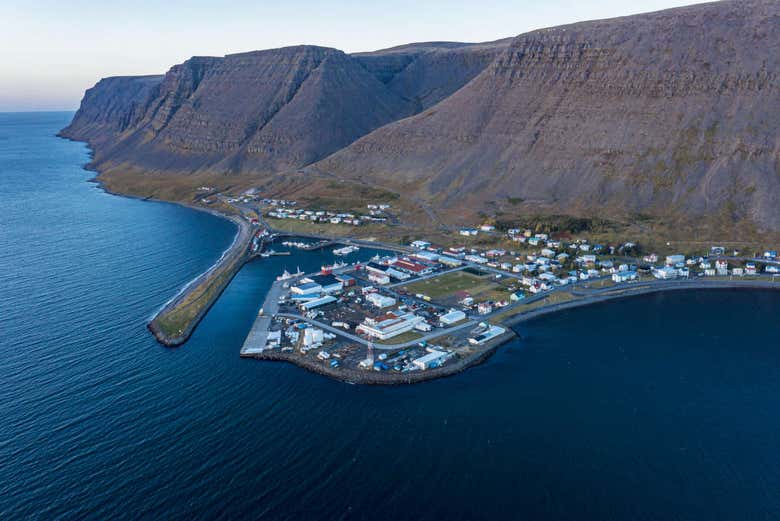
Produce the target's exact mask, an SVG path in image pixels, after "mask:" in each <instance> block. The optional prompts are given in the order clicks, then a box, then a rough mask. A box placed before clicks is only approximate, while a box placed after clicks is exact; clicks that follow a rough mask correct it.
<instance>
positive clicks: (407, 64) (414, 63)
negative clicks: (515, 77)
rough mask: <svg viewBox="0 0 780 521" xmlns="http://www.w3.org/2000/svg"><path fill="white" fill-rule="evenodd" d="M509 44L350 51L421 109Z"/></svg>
mask: <svg viewBox="0 0 780 521" xmlns="http://www.w3.org/2000/svg"><path fill="white" fill-rule="evenodd" d="M510 43H511V38H507V39H505V40H496V41H494V42H486V43H459V42H427V43H418V44H409V45H402V46H400V47H393V48H390V49H383V50H381V51H374V52H370V53H358V54H353V55H352V56H354V57H355V58H357V59H358V61H360V63H361V64H363V66H364V67H365V68H366V69H367V70H369V71H371V72H372V73H373V74H374V75H376V76H377V77H378V78H379V79H380V80H381V81H383V82H384V83H386V84H387V85H388V87H389V88H390V90H392V91H393V92H395V93H396V94H398V95H399V96H401V97H403V98H405V99H408V100H412V101H414V102H415V105H416V108H417V111H420V110H424V109H426V108H428V107H431V106H433V105H435V104H436V103H438V102H439V101H441V100H443V99H444V98H446V97H447V96H449V95H450V94H452V93H453V92H455V91H457V90H458V89H460V88H461V87H463V86H464V85H465V84H466V83H468V82H469V81H471V80H472V79H473V78H474V77H475V76H477V75H478V74H479V73H480V72H482V71H483V70H484V69H485V67H487V66H488V65H489V64H490V63H491V62H492V61H493V60H495V59H496V57H497V56H498V55H499V54H500V53H501V51H503V50H504V49H505V48H506V47H508V46H509V44H510Z"/></svg>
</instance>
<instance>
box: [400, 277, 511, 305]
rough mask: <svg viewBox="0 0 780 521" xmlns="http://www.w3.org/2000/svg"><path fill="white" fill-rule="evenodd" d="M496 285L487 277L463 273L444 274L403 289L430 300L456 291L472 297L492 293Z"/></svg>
mask: <svg viewBox="0 0 780 521" xmlns="http://www.w3.org/2000/svg"><path fill="white" fill-rule="evenodd" d="M498 287H499V286H498V284H496V283H494V282H493V281H491V280H490V279H489V278H488V277H479V276H477V275H473V274H471V273H468V272H465V271H456V272H453V273H446V274H444V275H442V276H441V277H435V278H432V279H427V280H422V281H420V282H413V283H412V284H409V285H408V286H405V289H406V290H407V291H408V292H409V293H412V294H417V293H422V294H424V295H428V296H429V297H431V298H432V299H436V298H440V297H448V296H450V295H452V294H453V293H456V292H458V291H467V292H468V293H469V294H470V295H472V296H474V295H476V294H479V293H483V292H488V291H493V290H495V289H496V288H498Z"/></svg>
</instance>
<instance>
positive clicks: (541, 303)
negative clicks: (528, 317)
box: [491, 291, 579, 322]
mask: <svg viewBox="0 0 780 521" xmlns="http://www.w3.org/2000/svg"><path fill="white" fill-rule="evenodd" d="M578 298H579V297H575V296H574V295H572V294H571V293H569V292H568V291H555V292H553V293H551V294H550V295H548V296H547V297H546V298H543V299H541V300H537V301H536V302H532V303H530V304H527V305H522V304H521V305H519V306H517V307H516V308H514V309H510V310H509V311H505V312H504V313H499V314H498V315H496V316H495V317H493V318H492V319H491V320H494V321H498V322H500V321H501V320H505V319H507V318H509V317H511V316H514V315H517V314H519V313H525V312H527V311H532V310H534V309H537V308H541V307H545V306H550V305H552V304H561V303H563V302H569V301H570V300H576V299H578Z"/></svg>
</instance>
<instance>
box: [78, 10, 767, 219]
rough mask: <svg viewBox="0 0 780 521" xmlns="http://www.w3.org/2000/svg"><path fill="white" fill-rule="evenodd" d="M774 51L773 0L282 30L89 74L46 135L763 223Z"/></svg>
mask: <svg viewBox="0 0 780 521" xmlns="http://www.w3.org/2000/svg"><path fill="white" fill-rule="evenodd" d="M779 57H780V4H779V3H778V2H777V1H776V0H734V1H724V2H717V3H712V4H700V5H696V6H691V7H686V8H680V9H672V10H667V11H661V12H657V13H649V14H644V15H638V16H631V17H624V18H616V19H611V20H601V21H592V22H583V23H579V24H573V25H568V26H562V27H556V28H552V29H544V30H539V31H534V32H531V33H528V34H523V35H520V36H518V37H516V38H514V39H512V40H511V41H497V42H492V43H487V44H462V43H453V42H429V43H421V44H411V45H407V46H401V47H397V48H393V49H385V50H382V51H376V52H372V53H358V54H354V55H346V54H344V53H342V52H341V51H337V50H335V49H326V48H322V47H312V46H299V47H289V48H284V49H273V50H269V51H259V52H251V53H244V54H236V55H229V56H226V57H224V58H192V59H191V60H188V61H187V62H185V63H183V64H180V65H177V66H175V67H173V68H172V69H171V70H170V71H169V72H168V73H167V74H165V76H164V77H160V76H155V77H143V78H109V79H106V80H102V81H101V82H99V83H98V84H97V85H96V86H95V87H94V88H92V89H90V90H89V91H88V92H87V94H86V95H85V97H84V100H83V102H82V106H81V109H80V110H79V112H78V113H77V114H76V116H75V118H74V120H73V123H72V124H71V125H70V126H69V127H68V128H66V129H64V130H63V135H65V136H67V137H71V138H75V139H83V140H87V141H89V142H90V143H92V145H93V146H94V148H95V162H94V165H93V166H95V167H96V168H97V169H99V170H101V171H114V172H120V173H121V171H123V170H130V169H133V170H136V171H139V170H140V171H143V172H167V173H179V174H180V173H185V174H189V173H203V172H208V173H218V174H277V173H284V172H289V171H290V170H293V169H299V168H301V167H304V166H307V165H309V166H311V168H310V169H308V171H309V172H311V173H313V174H316V173H323V172H325V173H327V174H331V175H335V176H336V177H338V178H343V179H347V180H354V181H358V182H364V183H365V184H367V185H369V186H372V187H385V188H389V189H392V190H394V191H397V192H399V193H401V194H409V193H413V194H414V195H415V200H417V201H420V200H427V202H428V203H429V205H431V206H435V207H437V208H440V209H442V211H443V213H445V214H446V213H447V212H448V211H449V215H451V216H457V215H458V214H465V213H467V212H466V210H468V212H470V213H472V214H473V213H475V212H477V211H485V212H487V213H504V214H512V213H524V212H525V213H528V212H554V213H567V214H578V215H582V214H587V215H598V216H616V217H617V216H623V217H625V216H629V217H630V216H635V215H638V214H642V215H645V214H650V215H656V216H675V218H678V217H679V218H682V219H685V220H688V221H697V220H699V221H700V220H704V219H713V218H718V219H722V220H723V221H724V222H738V221H742V220H744V221H752V222H754V223H757V224H759V225H760V226H761V227H763V228H765V229H773V230H780V204H778V201H780V137H778V136H780V132H779V131H780V128H779V127H780V118H778V115H780V91H779V89H778V65H779V64H778V60H780V58H779ZM158 178H159V177H158Z"/></svg>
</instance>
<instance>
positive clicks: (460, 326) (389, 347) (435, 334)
mask: <svg viewBox="0 0 780 521" xmlns="http://www.w3.org/2000/svg"><path fill="white" fill-rule="evenodd" d="M276 316H277V317H283V318H291V319H293V320H300V321H302V322H306V323H308V324H311V325H312V326H316V327H319V328H321V329H324V330H325V331H329V332H331V333H333V334H334V335H339V336H341V337H344V338H346V339H348V340H352V341H353V342H357V343H358V344H362V345H365V346H367V345H368V340H366V339H365V338H363V337H360V336H358V335H355V334H353V333H349V332H348V331H344V330H343V329H340V328H337V327H333V326H331V325H329V324H326V323H324V322H320V321H319V320H313V319H311V318H306V317H304V316H302V315H298V314H295V313H277V314H276ZM480 322H481V320H469V321H467V322H463V323H462V324H458V325H456V326H452V327H449V328H447V329H438V330H436V331H432V332H430V333H428V334H427V335H423V336H421V337H419V338H416V339H414V340H409V341H408V342H402V343H400V344H377V343H374V349H379V350H381V351H391V350H393V349H403V348H405V347H411V346H414V345H417V344H419V343H420V342H427V341H429V340H433V339H434V338H439V337H440V336H443V335H447V334H449V333H452V332H454V331H460V330H462V329H466V328H468V327H475V326H476V325H477V324H479V323H480Z"/></svg>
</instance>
